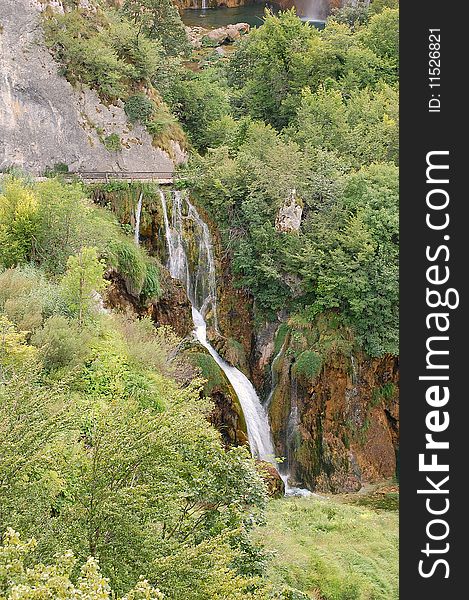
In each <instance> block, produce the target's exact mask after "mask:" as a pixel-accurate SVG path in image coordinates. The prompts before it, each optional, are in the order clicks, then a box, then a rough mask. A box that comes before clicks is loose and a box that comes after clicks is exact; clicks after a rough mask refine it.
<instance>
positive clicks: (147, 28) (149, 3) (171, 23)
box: [122, 0, 189, 56]
mask: <svg viewBox="0 0 469 600" xmlns="http://www.w3.org/2000/svg"><path fill="white" fill-rule="evenodd" d="M122 11H123V13H124V14H125V15H126V16H127V17H128V18H129V19H130V20H131V21H132V22H133V23H134V24H135V25H136V26H137V27H138V28H139V31H140V33H142V32H143V33H145V34H146V35H148V36H149V37H150V38H152V39H158V40H160V41H161V43H162V44H163V47H164V49H165V51H166V53H167V54H168V55H169V56H176V55H179V54H187V53H188V52H189V42H188V39H187V35H186V31H185V29H184V25H183V23H182V21H181V17H180V16H179V12H178V10H177V8H176V6H175V5H174V3H173V2H172V0H125V1H124V4H123V7H122Z"/></svg>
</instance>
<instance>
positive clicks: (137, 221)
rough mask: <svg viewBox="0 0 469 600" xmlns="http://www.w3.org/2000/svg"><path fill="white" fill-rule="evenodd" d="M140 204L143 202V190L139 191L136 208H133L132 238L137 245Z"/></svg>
mask: <svg viewBox="0 0 469 600" xmlns="http://www.w3.org/2000/svg"><path fill="white" fill-rule="evenodd" d="M142 204H143V192H140V196H139V197H138V203H137V208H136V210H135V232H134V240H135V243H136V245H137V246H138V245H139V243H140V218H141V216H142Z"/></svg>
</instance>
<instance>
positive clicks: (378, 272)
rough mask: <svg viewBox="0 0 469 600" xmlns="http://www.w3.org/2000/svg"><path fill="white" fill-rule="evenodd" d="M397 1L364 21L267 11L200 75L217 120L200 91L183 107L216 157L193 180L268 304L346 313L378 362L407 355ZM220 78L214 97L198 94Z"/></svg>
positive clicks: (313, 314) (264, 310) (201, 163)
mask: <svg viewBox="0 0 469 600" xmlns="http://www.w3.org/2000/svg"><path fill="white" fill-rule="evenodd" d="M389 4H390V3H387V2H382V3H381V4H379V5H378V4H376V5H374V4H372V5H371V7H366V6H363V5H362V6H360V7H359V9H360V11H361V12H360V15H361V17H360V18H357V19H352V22H350V20H351V19H350V18H349V17H350V14H351V13H350V14H349V12H350V11H352V8H350V7H348V8H345V9H343V10H341V11H338V12H336V14H335V16H334V17H332V18H331V19H329V21H328V23H327V25H326V27H325V29H324V30H322V31H318V30H317V29H315V28H314V27H311V26H310V25H308V24H307V23H303V22H301V21H300V20H299V19H298V18H297V17H296V16H295V14H294V12H293V11H288V12H285V13H279V14H278V15H272V14H269V13H267V14H266V18H265V22H264V25H263V26H262V27H260V28H258V29H254V30H253V31H252V32H251V33H250V34H249V35H247V36H245V37H244V38H243V39H242V40H241V41H240V42H239V43H238V44H237V47H236V51H235V52H234V53H233V55H232V56H231V58H229V59H228V60H225V61H224V62H221V61H219V62H217V63H216V64H215V65H214V66H212V67H208V68H207V69H205V71H204V72H203V73H202V74H201V75H199V76H197V77H196V78H195V80H194V77H192V78H191V79H190V85H191V86H192V89H194V93H193V96H196V97H197V98H200V103H201V105H202V106H203V108H204V109H205V108H207V111H206V112H204V119H202V120H199V121H197V122H195V120H194V119H193V118H192V117H191V114H193V113H194V109H193V108H191V106H190V102H189V99H187V100H185V99H184V97H183V96H181V95H180V104H179V106H180V108H179V110H180V116H181V118H182V119H183V122H185V125H186V126H187V127H188V128H189V132H190V134H191V135H192V136H193V137H194V138H196V139H197V140H198V143H199V147H200V149H201V151H203V155H202V156H197V157H194V159H193V161H192V164H191V165H190V168H189V169H188V170H187V179H188V184H189V185H190V186H191V187H192V188H193V190H194V193H195V194H196V195H197V198H198V200H199V202H201V203H202V204H204V206H205V207H206V208H207V210H208V211H209V212H210V214H211V215H212V217H213V218H214V220H215V221H216V223H217V224H218V226H219V227H220V229H221V230H222V234H223V241H224V244H225V246H226V248H227V250H228V251H229V253H230V255H231V257H232V265H233V270H234V272H235V274H237V275H238V282H239V285H241V286H243V287H245V288H246V289H247V290H249V291H250V292H251V293H252V294H253V296H254V299H255V301H256V307H257V310H258V312H259V313H261V314H264V316H267V318H272V317H273V315H274V313H276V312H277V311H279V310H281V309H285V308H286V309H287V310H288V311H289V312H290V313H291V314H301V315H303V316H306V318H308V319H309V320H310V321H311V322H313V321H314V320H315V319H316V318H317V315H319V314H320V313H322V312H327V311H333V312H338V313H339V315H340V318H341V319H342V321H343V325H344V326H346V327H350V328H351V330H352V331H353V334H354V337H355V343H356V346H357V347H358V348H361V349H365V351H366V352H367V353H368V354H369V355H372V356H381V355H383V354H385V353H393V354H396V353H397V351H398V350H397V330H398V320H397V319H398V316H397V315H398V310H397V305H398V297H397V287H398V285H397V254H398V171H397V162H398V88H397V77H398V10H397V9H396V8H393V7H392V6H390V5H389ZM391 4H392V3H391ZM347 11H349V12H347ZM347 15H348V16H347ZM216 75H219V77H218V80H219V84H218V88H219V92H218V93H219V99H218V102H217V103H215V100H216V98H217V96H216V95H215V94H214V93H212V94H211V95H210V102H211V103H210V104H209V103H208V101H204V100H203V96H202V95H200V94H199V95H197V91H196V90H197V89H198V88H197V86H198V85H200V86H202V82H204V81H206V82H213V81H214V78H215V76H216ZM180 85H184V84H180ZM209 85H213V83H211V84H210V83H209ZM181 98H182V100H181ZM227 101H228V102H229V106H227ZM201 129H202V131H201ZM298 211H299V213H300V215H301V217H300V219H299V220H298V222H295V218H294V214H295V213H296V214H298ZM291 218H293V221H291V220H289V219H291ZM283 222H285V223H286V226H284V225H283V224H282V223H283Z"/></svg>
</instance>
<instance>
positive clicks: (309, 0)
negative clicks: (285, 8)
mask: <svg viewBox="0 0 469 600" xmlns="http://www.w3.org/2000/svg"><path fill="white" fill-rule="evenodd" d="M295 6H296V8H297V13H298V15H300V16H301V17H304V18H305V19H307V20H308V21H324V20H325V19H327V16H328V14H329V9H330V6H329V0H296V1H295Z"/></svg>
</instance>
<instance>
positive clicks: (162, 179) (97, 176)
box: [63, 171, 177, 183]
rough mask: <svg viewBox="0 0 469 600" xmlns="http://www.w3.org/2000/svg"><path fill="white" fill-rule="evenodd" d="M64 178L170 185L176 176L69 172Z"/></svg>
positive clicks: (154, 173) (138, 173)
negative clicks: (153, 182)
mask: <svg viewBox="0 0 469 600" xmlns="http://www.w3.org/2000/svg"><path fill="white" fill-rule="evenodd" d="M63 175H64V177H66V178H68V177H70V178H72V177H76V178H78V179H82V180H83V181H95V182H102V181H115V180H119V181H150V182H151V181H155V182H157V183H172V182H173V181H174V179H177V175H175V173H174V172H171V171H70V172H68V173H64V174H63Z"/></svg>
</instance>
